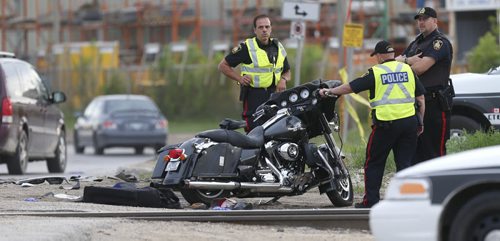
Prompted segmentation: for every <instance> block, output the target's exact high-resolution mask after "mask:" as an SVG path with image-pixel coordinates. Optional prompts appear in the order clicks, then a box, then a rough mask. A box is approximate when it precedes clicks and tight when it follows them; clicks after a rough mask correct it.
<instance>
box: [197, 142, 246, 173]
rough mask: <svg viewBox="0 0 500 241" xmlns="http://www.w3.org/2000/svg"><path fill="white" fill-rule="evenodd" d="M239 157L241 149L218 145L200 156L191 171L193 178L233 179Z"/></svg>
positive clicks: (222, 144)
mask: <svg viewBox="0 0 500 241" xmlns="http://www.w3.org/2000/svg"><path fill="white" fill-rule="evenodd" d="M240 156H241V148H239V147H235V146H232V145H231V144H229V143H220V144H217V145H214V146H211V147H209V148H207V149H206V150H205V151H203V152H202V153H201V154H200V157H199V158H198V160H197V161H196V165H195V167H194V170H193V176H195V177H235V176H237V175H238V173H237V171H236V170H237V168H238V163H239V159H240Z"/></svg>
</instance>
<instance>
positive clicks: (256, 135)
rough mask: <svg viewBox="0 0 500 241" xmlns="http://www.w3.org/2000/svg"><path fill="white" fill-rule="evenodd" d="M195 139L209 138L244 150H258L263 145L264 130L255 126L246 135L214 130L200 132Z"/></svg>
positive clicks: (231, 131)
mask: <svg viewBox="0 0 500 241" xmlns="http://www.w3.org/2000/svg"><path fill="white" fill-rule="evenodd" d="M196 137H201V138H209V139H210V140H212V141H215V142H226V143H229V144H231V145H233V146H237V147H241V148H245V149H251V148H260V147H261V146H262V145H264V128H262V126H257V127H255V128H254V129H253V130H251V131H250V133H248V134H247V135H244V134H242V133H240V132H237V131H233V130H225V129H215V130H208V131H203V132H200V133H198V134H197V135H196Z"/></svg>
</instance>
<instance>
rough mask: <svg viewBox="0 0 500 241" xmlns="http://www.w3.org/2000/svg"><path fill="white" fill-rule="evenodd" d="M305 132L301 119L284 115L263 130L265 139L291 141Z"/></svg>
mask: <svg viewBox="0 0 500 241" xmlns="http://www.w3.org/2000/svg"><path fill="white" fill-rule="evenodd" d="M306 133H307V131H306V128H305V126H303V124H302V121H301V120H300V119H299V118H298V117H296V116H286V117H283V118H281V119H280V120H278V121H277V122H276V123H274V124H272V125H270V126H269V127H268V128H267V129H265V130H264V138H265V140H270V139H272V140H277V141H293V140H297V139H300V138H302V137H303V136H304V135H305V134H306Z"/></svg>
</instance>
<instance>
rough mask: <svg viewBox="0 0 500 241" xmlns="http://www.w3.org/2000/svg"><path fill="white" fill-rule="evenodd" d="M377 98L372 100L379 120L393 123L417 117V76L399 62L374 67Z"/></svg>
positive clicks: (408, 67) (371, 102) (372, 105)
mask: <svg viewBox="0 0 500 241" xmlns="http://www.w3.org/2000/svg"><path fill="white" fill-rule="evenodd" d="M372 69H373V74H374V76H375V97H374V98H372V99H371V100H370V105H371V107H372V109H375V115H376V118H377V120H381V121H391V120H397V119H402V118H405V117H409V116H412V115H415V105H414V104H415V88H416V87H415V76H414V75H413V71H412V70H411V67H410V66H409V65H407V64H404V63H400V62H397V61H390V62H386V63H383V64H379V65H375V66H373V68H372Z"/></svg>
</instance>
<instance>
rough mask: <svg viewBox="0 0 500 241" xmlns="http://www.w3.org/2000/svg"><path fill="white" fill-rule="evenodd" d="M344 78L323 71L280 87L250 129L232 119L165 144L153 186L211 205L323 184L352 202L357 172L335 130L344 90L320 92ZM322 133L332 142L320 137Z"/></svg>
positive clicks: (338, 200)
mask: <svg viewBox="0 0 500 241" xmlns="http://www.w3.org/2000/svg"><path fill="white" fill-rule="evenodd" d="M340 84H341V82H340V81H334V80H329V81H324V80H320V79H318V80H313V81H311V82H309V83H305V84H302V85H300V86H297V87H294V88H291V89H288V90H285V91H283V92H277V93H274V94H272V95H271V97H270V99H269V100H268V101H266V102H265V103H263V104H262V105H261V106H259V108H258V109H257V110H256V112H255V114H254V117H255V119H256V120H258V119H262V120H265V122H264V123H263V124H262V125H260V126H258V127H256V128H254V129H253V130H252V131H250V132H249V133H248V134H246V135H245V134H242V133H241V132H238V131H236V129H237V128H240V127H241V126H242V125H241V121H240V122H238V121H235V120H230V119H225V120H224V121H223V122H222V123H221V125H220V126H221V128H220V129H214V130H207V131H204V132H201V133H198V134H197V135H196V136H195V137H194V138H192V139H189V140H187V141H185V142H183V143H179V144H175V145H170V146H166V147H163V148H161V149H160V150H159V151H158V156H157V161H156V166H155V168H154V170H153V174H152V179H153V181H152V182H151V186H153V187H156V188H172V189H174V190H178V191H180V192H181V194H182V196H183V197H184V199H185V200H186V201H187V202H189V203H191V204H193V203H205V204H207V205H210V204H211V203H212V201H213V200H215V199H220V198H226V197H238V198H248V197H272V198H273V200H277V199H279V198H281V197H283V196H294V195H301V194H304V193H305V192H307V191H309V190H311V189H313V188H315V187H318V189H319V192H320V194H323V193H326V195H327V196H328V198H329V199H330V201H331V203H332V204H333V205H334V206H336V207H344V206H350V205H352V202H353V186H352V182H351V177H350V174H349V170H348V169H347V167H346V165H345V163H344V159H345V156H344V155H342V153H341V148H339V147H338V146H337V144H336V142H335V139H334V138H333V131H336V132H338V131H339V121H338V115H337V113H336V112H335V103H336V100H337V98H338V97H331V98H321V97H320V96H319V90H320V89H321V88H326V87H328V88H331V87H335V86H338V85H340ZM321 135H322V136H323V137H324V141H326V142H325V143H323V144H320V145H316V144H315V143H312V141H311V139H313V138H316V137H319V136H321ZM314 140H316V139H314Z"/></svg>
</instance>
